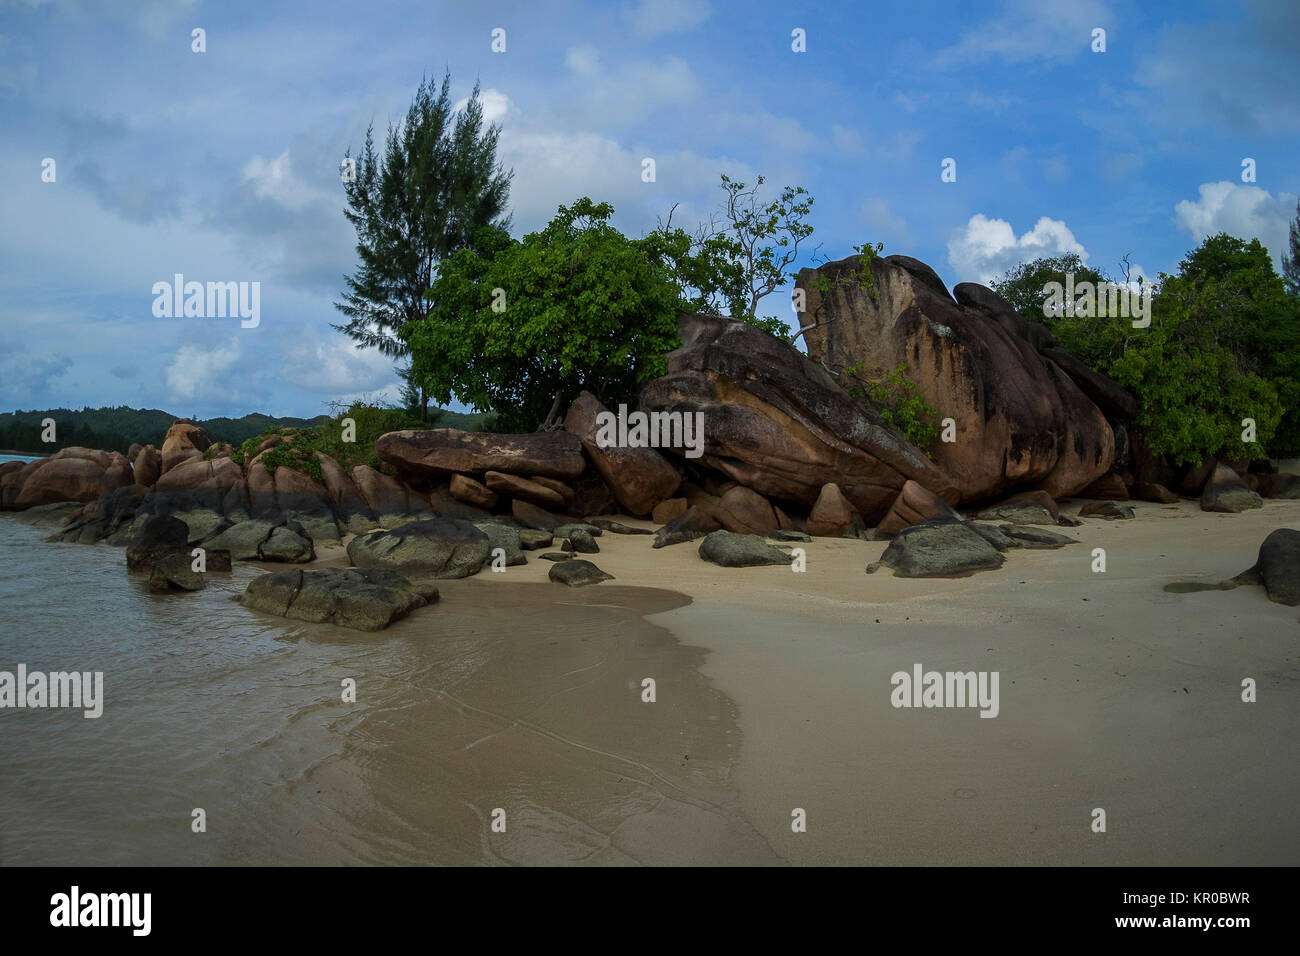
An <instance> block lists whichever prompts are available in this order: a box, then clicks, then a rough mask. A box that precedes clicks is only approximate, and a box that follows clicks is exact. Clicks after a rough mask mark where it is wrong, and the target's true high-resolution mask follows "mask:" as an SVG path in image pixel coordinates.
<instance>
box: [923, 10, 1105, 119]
mask: <svg viewBox="0 0 1300 956" xmlns="http://www.w3.org/2000/svg"><path fill="white" fill-rule="evenodd" d="M1115 22H1116V18H1115V16H1114V15H1113V14H1112V13H1111V11H1110V7H1109V5H1108V4H1106V3H1102V2H1100V0H1009V2H1007V3H1006V4H1005V5H1004V9H1003V12H1002V13H1001V14H999V15H998V16H996V17H993V18H992V19H990V20H986V21H985V22H984V23H981V24H980V25H979V26H977V27H975V28H974V29H973V30H970V31H969V32H967V33H966V34H965V35H964V36H963V37H962V38H961V39H960V40H959V41H958V42H957V43H956V44H955V45H953V46H950V47H948V48H946V49H943V50H940V51H939V53H938V54H936V56H935V58H934V62H935V65H936V66H938V67H939V68H941V69H947V68H952V67H962V66H970V65H972V64H975V63H983V62H984V61H986V60H991V59H1000V60H1002V61H1003V62H1004V63H1024V62H1028V61H1031V60H1053V59H1072V58H1074V57H1076V56H1079V55H1081V54H1084V53H1089V51H1090V49H1091V45H1092V30H1093V28H1094V27H1102V28H1105V29H1106V30H1107V41H1108V42H1109V41H1110V39H1111V38H1110V36H1109V34H1110V29H1111V28H1112V26H1113V24H1114V23H1115ZM1096 55H1099V56H1104V55H1105V54H1096ZM972 105H974V104H972Z"/></svg>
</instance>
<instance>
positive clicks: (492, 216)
mask: <svg viewBox="0 0 1300 956" xmlns="http://www.w3.org/2000/svg"><path fill="white" fill-rule="evenodd" d="M450 86H451V77H450V75H447V74H444V76H443V79H442V85H441V87H435V86H434V85H433V84H432V83H431V82H430V81H429V80H427V79H426V80H423V81H421V83H420V86H419V88H418V89H417V90H416V94H415V98H414V100H413V101H412V103H411V106H410V108H409V109H408V110H407V113H406V118H405V121H404V122H403V123H401V124H400V126H397V125H391V124H390V125H389V128H388V135H387V138H386V141H385V145H384V151H383V156H382V158H381V157H380V156H379V155H378V153H377V152H376V149H375V143H374V127H373V125H372V126H371V128H370V129H368V130H367V131H366V142H365V146H364V147H363V148H362V151H361V154H360V156H358V157H357V159H356V161H355V172H354V179H352V180H351V181H349V180H348V179H344V182H343V189H344V193H345V195H346V197H347V207H348V208H347V210H346V211H345V215H346V216H347V218H348V221H349V222H351V223H352V225H353V226H354V227H355V229H356V233H357V254H358V256H359V257H360V260H361V261H360V265H359V266H358V268H357V270H356V272H354V273H353V274H352V275H351V276H348V277H347V278H346V283H347V292H346V293H345V295H344V297H343V301H342V302H338V303H336V304H335V307H336V308H337V309H338V310H339V311H340V312H342V313H343V314H344V315H345V316H347V317H348V321H347V322H346V323H345V324H343V325H335V326H334V328H336V329H338V330H339V331H341V332H343V333H345V334H346V335H348V336H349V337H351V338H352V339H354V340H355V341H356V342H357V345H358V347H359V348H377V349H379V351H380V352H382V353H383V354H384V355H390V356H394V357H397V356H402V355H404V354H405V353H406V343H405V342H404V341H403V340H402V339H401V337H400V336H399V335H398V330H400V329H401V327H402V326H404V325H405V324H406V323H408V322H412V321H415V320H417V319H419V318H420V317H421V316H422V315H423V314H424V310H425V308H426V304H425V293H426V291H427V290H428V288H429V286H430V284H431V283H432V281H433V275H434V269H435V267H436V266H437V264H438V263H439V262H440V261H442V260H443V259H444V258H446V257H447V256H448V255H451V254H452V253H453V252H455V251H456V250H457V249H459V248H462V247H463V246H465V245H467V244H468V243H469V241H470V239H471V238H472V237H473V235H474V234H475V233H476V232H477V231H478V230H479V229H481V228H483V227H485V226H495V227H496V228H500V229H505V228H507V227H508V225H509V217H508V216H507V215H506V207H507V202H508V199H509V194H510V178H511V175H512V174H511V173H505V172H503V171H502V169H501V166H500V165H499V164H498V163H497V161H496V149H497V140H498V137H499V136H500V132H501V131H500V127H498V126H495V125H490V126H487V127H485V126H484V125H483V104H482V101H481V100H480V98H479V89H478V87H477V86H475V87H474V92H473V95H471V96H470V98H469V100H468V101H467V102H466V104H465V106H464V108H463V109H461V110H460V111H456V110H455V109H454V108H453V104H452V101H451V93H450ZM349 156H350V151H349ZM420 400H421V406H422V409H423V407H424V406H425V405H426V400H425V397H424V396H420Z"/></svg>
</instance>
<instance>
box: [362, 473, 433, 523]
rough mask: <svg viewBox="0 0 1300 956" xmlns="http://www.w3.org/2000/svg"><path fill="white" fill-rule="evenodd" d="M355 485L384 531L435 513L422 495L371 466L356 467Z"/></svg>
mask: <svg viewBox="0 0 1300 956" xmlns="http://www.w3.org/2000/svg"><path fill="white" fill-rule="evenodd" d="M352 482H353V484H354V485H356V489H357V494H359V495H360V496H361V500H362V501H364V502H365V503H366V508H367V509H368V510H369V512H370V514H372V515H374V518H375V520H376V521H377V522H379V526H380V527H381V528H392V527H395V526H396V525H399V524H402V523H404V522H406V521H410V520H411V518H412V517H413V516H414V517H419V516H421V515H432V514H433V511H432V509H431V508H430V506H429V501H428V499H426V498H425V497H424V496H423V495H421V494H419V493H418V492H417V491H415V490H414V489H412V488H410V487H408V486H407V485H405V484H403V483H402V482H400V481H398V480H397V479H396V478H392V477H390V476H389V475H385V474H384V473H383V472H380V471H376V470H375V469H374V468H371V467H370V466H369V465H356V466H354V467H353V468H352Z"/></svg>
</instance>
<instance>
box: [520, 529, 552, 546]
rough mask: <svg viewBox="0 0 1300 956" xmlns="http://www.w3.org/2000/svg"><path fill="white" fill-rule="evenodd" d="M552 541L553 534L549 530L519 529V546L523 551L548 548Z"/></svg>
mask: <svg viewBox="0 0 1300 956" xmlns="http://www.w3.org/2000/svg"><path fill="white" fill-rule="evenodd" d="M554 541H555V536H554V535H553V534H551V533H550V532H549V531H538V530H537V529H536V528H520V529H519V546H520V547H521V548H523V549H524V550H525V551H537V550H540V549H541V548H549V547H550V546H551V545H552V543H554Z"/></svg>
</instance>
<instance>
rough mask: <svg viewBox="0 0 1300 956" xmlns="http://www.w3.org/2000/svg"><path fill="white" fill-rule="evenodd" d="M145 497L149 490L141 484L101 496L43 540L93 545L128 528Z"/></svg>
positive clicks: (127, 486)
mask: <svg viewBox="0 0 1300 956" xmlns="http://www.w3.org/2000/svg"><path fill="white" fill-rule="evenodd" d="M148 494H149V489H148V488H145V487H144V486H143V485H126V486H124V487H122V488H118V489H116V490H114V491H110V492H107V493H106V494H102V495H100V496H99V499H98V500H97V501H95V502H94V503H93V504H88V505H85V506H84V507H82V508H81V510H80V511H78V512H77V515H76V517H75V518H74V520H72V521H71V522H70V523H69V524H68V525H66V526H65V527H64V528H63V529H61V530H60V531H57V532H55V533H54V534H52V535H50V537H49V538H47V539H46V540H47V541H66V542H69V543H73V544H95V543H96V542H98V541H102V540H104V539H105V538H108V537H110V536H112V535H115V534H118V533H119V532H122V531H123V530H124V529H126V528H129V527H130V525H131V522H132V521H134V520H135V516H136V511H137V509H138V508H139V507H140V502H141V501H142V500H143V499H144V498H145V496H146V495H148Z"/></svg>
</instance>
